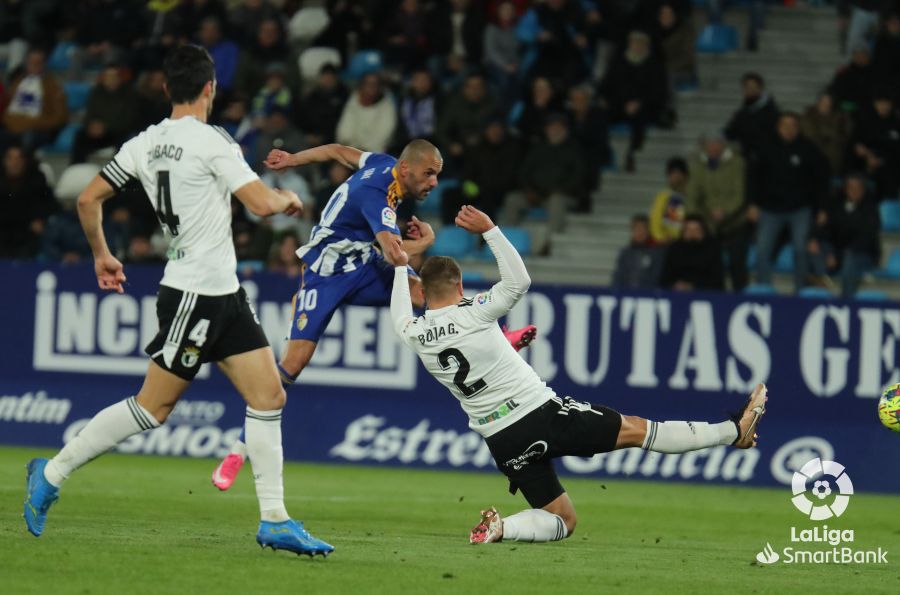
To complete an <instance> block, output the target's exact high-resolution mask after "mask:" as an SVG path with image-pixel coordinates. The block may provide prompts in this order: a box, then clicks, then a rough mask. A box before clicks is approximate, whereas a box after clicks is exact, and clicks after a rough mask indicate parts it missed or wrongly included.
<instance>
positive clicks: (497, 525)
mask: <svg viewBox="0 0 900 595" xmlns="http://www.w3.org/2000/svg"><path fill="white" fill-rule="evenodd" d="M502 539H503V521H502V520H501V519H500V513H499V512H497V509H496V508H494V507H493V506H491V507H490V508H488V509H487V510H482V511H481V521H479V523H478V524H477V525H475V527H474V528H473V529H472V532H471V533H469V543H473V544H477V543H493V542H495V541H500V540H502Z"/></svg>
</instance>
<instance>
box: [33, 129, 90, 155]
mask: <svg viewBox="0 0 900 595" xmlns="http://www.w3.org/2000/svg"><path fill="white" fill-rule="evenodd" d="M79 130H81V124H76V123H74V122H73V123H69V124H66V126H65V128H63V129H62V130H60V131H59V134H57V135H56V138H55V139H54V140H53V142H52V143H51V144H49V145H44V146H43V147H41V150H42V151H44V152H46V153H52V154H54V155H68V154H69V153H71V152H72V146H73V145H74V144H75V135H76V134H78V131H79Z"/></svg>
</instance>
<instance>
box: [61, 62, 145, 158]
mask: <svg viewBox="0 0 900 595" xmlns="http://www.w3.org/2000/svg"><path fill="white" fill-rule="evenodd" d="M139 109H140V103H139V101H138V97H137V95H136V94H135V92H134V89H132V87H131V86H130V85H128V84H127V83H126V82H125V81H124V80H122V70H121V68H120V67H119V66H117V65H109V66H107V67H106V68H104V69H103V70H102V71H101V73H100V76H99V78H98V79H97V84H96V85H94V88H93V89H91V94H90V96H89V97H88V102H87V109H86V110H85V114H84V126H83V127H82V128H81V130H79V131H78V134H77V135H76V136H75V144H74V146H73V147H72V163H81V162H83V161H85V160H86V159H87V158H88V155H90V154H91V153H93V152H94V151H97V150H99V149H102V148H104V147H118V146H119V145H121V144H122V143H123V142H125V141H126V140H127V139H128V137H129V136H130V135H131V134H132V133H133V132H134V131H135V130H136V129H137V123H138V110H139Z"/></svg>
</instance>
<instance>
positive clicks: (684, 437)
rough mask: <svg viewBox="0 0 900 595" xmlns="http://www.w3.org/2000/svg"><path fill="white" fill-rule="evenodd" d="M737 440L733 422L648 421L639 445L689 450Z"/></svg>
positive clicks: (680, 450)
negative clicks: (644, 434)
mask: <svg viewBox="0 0 900 595" xmlns="http://www.w3.org/2000/svg"><path fill="white" fill-rule="evenodd" d="M736 439H737V426H735V425H734V422H733V421H723V422H722V423H718V424H709V423H706V422H705V421H664V422H658V421H650V420H647V436H646V437H645V438H644V443H643V444H642V445H641V448H643V449H644V450H652V451H655V452H664V453H679V452H688V451H690V450H699V449H701V448H708V447H710V446H719V445H728V444H731V443H732V442H734V441H735V440H736Z"/></svg>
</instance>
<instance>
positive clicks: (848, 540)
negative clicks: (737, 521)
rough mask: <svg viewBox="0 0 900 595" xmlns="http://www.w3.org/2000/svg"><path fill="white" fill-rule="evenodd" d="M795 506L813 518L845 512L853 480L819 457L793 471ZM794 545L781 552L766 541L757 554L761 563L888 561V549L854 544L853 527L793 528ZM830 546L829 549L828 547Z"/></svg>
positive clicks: (830, 462)
mask: <svg viewBox="0 0 900 595" xmlns="http://www.w3.org/2000/svg"><path fill="white" fill-rule="evenodd" d="M791 491H792V493H793V495H794V496H793V498H791V502H792V503H793V504H794V507H796V508H797V510H799V511H800V512H802V513H803V514H804V516H806V517H807V518H808V519H809V520H811V521H824V520H827V519H831V518H837V517H839V516H841V515H842V514H844V512H845V511H846V510H847V506H849V504H850V496H851V495H853V482H852V481H851V480H850V476H849V475H847V472H846V470H845V469H844V466H843V465H841V464H840V463H836V462H835V461H823V460H822V459H820V458H818V457H816V458H814V459H812V460H811V461H809V462H807V463H806V464H805V465H803V467H801V468H800V469H799V470H797V471H795V472H794V476H793V478H792V480H791ZM789 537H790V542H791V544H792V545H789V546H786V547H784V548H782V549H781V550H780V551H779V550H776V549H775V548H773V547H772V544H771V543H768V542H767V543H766V547H764V548H763V550H762V551H761V552H759V553H758V554H756V561H757V562H759V563H760V564H764V565H768V564H775V563H776V562H779V561H781V562H782V563H783V564H887V561H888V560H887V550H883V549H882V548H880V547H879V548H878V549H877V550H860V549H856V548H854V547H853V545H852V544H853V543H854V541H855V539H856V534H855V533H854V531H853V529H836V528H829V527H828V525H821V526H814V527H812V528H807V529H798V528H797V527H791V531H790V536H789ZM828 546H830V549H829V548H828Z"/></svg>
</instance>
